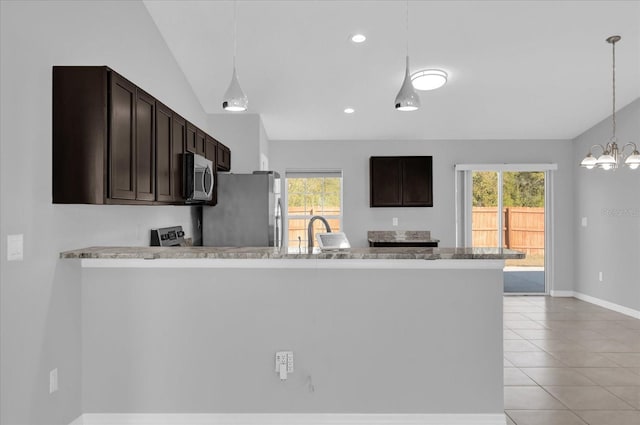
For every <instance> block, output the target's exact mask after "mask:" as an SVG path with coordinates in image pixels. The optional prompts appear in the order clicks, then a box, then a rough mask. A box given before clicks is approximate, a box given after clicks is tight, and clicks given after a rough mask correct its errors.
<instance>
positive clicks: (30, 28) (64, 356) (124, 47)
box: [0, 1, 207, 425]
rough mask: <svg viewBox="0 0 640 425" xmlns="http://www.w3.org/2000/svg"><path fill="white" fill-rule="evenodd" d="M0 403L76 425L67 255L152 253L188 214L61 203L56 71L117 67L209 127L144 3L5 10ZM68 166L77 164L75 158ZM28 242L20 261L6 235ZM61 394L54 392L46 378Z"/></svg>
mask: <svg viewBox="0 0 640 425" xmlns="http://www.w3.org/2000/svg"><path fill="white" fill-rule="evenodd" d="M0 8H1V9H0V11H1V13H0V14H1V19H2V21H1V25H0V27H1V37H0V38H1V43H2V44H1V57H0V64H1V68H0V78H1V80H0V81H1V86H0V92H1V93H2V101H1V102H2V103H1V108H2V109H1V115H0V120H1V123H0V127H1V130H0V131H1V132H0V137H1V139H0V165H1V167H0V168H1V174H0V177H1V181H0V189H1V190H0V196H1V202H0V204H1V206H0V212H1V223H2V226H1V228H2V233H1V241H2V243H0V246H1V249H0V258H1V263H0V264H1V272H0V276H1V286H0V289H1V296H0V298H1V301H0V302H1V308H0V310H1V315H2V316H1V338H2V344H1V353H0V354H1V355H0V357H1V370H0V374H1V375H2V380H1V381H2V382H1V388H0V393H1V399H0V401H1V405H0V412H1V413H0V422H2V423H3V424H5V423H6V424H47V425H52V424H67V423H69V422H71V420H73V419H74V418H75V417H77V416H78V415H79V414H80V412H81V409H82V407H81V386H80V383H81V369H80V333H81V313H80V290H81V288H80V279H79V276H77V270H75V268H73V267H71V265H70V264H69V263H68V262H65V261H60V260H58V253H59V252H60V251H63V250H68V249H73V248H79V247H84V246H91V245H148V241H149V229H150V228H152V227H157V226H164V225H174V224H182V225H185V227H186V232H187V234H188V235H189V234H191V232H192V217H191V214H192V211H191V210H192V208H191V207H135V206H90V205H52V203H51V113H52V112H51V67H52V66H53V65H108V66H110V67H112V68H114V69H115V70H117V71H118V72H120V73H122V74H123V75H124V76H126V77H127V78H129V79H130V80H131V81H133V82H134V83H136V84H137V85H139V86H140V87H142V88H143V89H145V90H146V91H148V92H150V93H151V94H153V95H154V96H156V97H157V98H158V99H160V100H161V101H162V102H164V103H166V104H167V105H168V106H170V107H171V108H173V109H175V110H176V111H178V112H179V113H181V114H182V115H183V116H184V117H185V118H187V119H189V120H191V121H193V122H194V123H195V124H196V125H198V126H201V127H202V128H205V126H206V124H207V121H206V115H205V113H204V111H203V109H202V107H201V106H200V104H199V102H198V101H197V99H196V97H195V95H194V93H193V91H192V89H191V87H190V85H189V84H188V83H187V81H186V79H185V78H184V75H183V74H182V72H181V71H180V69H179V67H178V65H177V63H176V62H175V60H174V59H173V56H172V55H171V54H170V52H169V50H168V48H167V46H166V44H165V43H164V41H163V39H162V37H161V35H160V34H159V32H158V30H157V28H156V26H155V24H154V23H153V21H152V20H151V18H150V16H149V14H148V12H147V10H146V9H145V7H144V5H143V4H142V3H141V2H137V1H136V2H123V1H113V2H108V1H107V2H94V1H92V2H76V1H68V2H59V1H43V2H35V1H34V2H17V1H16V2H5V1H2V2H0ZM69 166H73V163H72V162H71V161H70V163H69ZM9 234H24V246H25V254H24V261H22V262H7V261H6V242H5V241H6V237H7V235H9ZM54 367H57V368H58V372H59V382H60V390H59V391H58V392H57V393H55V394H53V395H51V396H50V395H49V393H48V385H49V383H48V379H49V370H51V369H53V368H54Z"/></svg>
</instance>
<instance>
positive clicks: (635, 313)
mask: <svg viewBox="0 0 640 425" xmlns="http://www.w3.org/2000/svg"><path fill="white" fill-rule="evenodd" d="M550 295H551V296H552V297H574V298H577V299H579V300H582V301H586V302H588V303H591V304H595V305H598V306H600V307H604V308H606V309H609V310H612V311H615V312H618V313H622V314H626V315H627V316H631V317H634V318H636V319H640V311H638V310H634V309H632V308H629V307H625V306H623V305H620V304H616V303H612V302H610V301H605V300H601V299H600V298H596V297H592V296H591V295H587V294H583V293H581V292H576V291H551V293H550Z"/></svg>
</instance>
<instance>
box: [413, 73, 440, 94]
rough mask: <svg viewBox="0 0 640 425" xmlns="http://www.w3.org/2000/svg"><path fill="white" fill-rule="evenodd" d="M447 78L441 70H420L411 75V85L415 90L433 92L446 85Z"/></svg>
mask: <svg viewBox="0 0 640 425" xmlns="http://www.w3.org/2000/svg"><path fill="white" fill-rule="evenodd" d="M447 77H448V75H447V73H446V72H444V71H443V70H441V69H421V70H420V71H417V72H414V73H413V74H411V84H413V87H414V88H415V89H416V90H435V89H438V88H440V87H442V86H444V85H445V84H446V82H447Z"/></svg>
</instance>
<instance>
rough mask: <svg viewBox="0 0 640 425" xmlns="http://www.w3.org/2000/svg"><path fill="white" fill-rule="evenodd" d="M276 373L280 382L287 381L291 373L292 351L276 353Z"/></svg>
mask: <svg viewBox="0 0 640 425" xmlns="http://www.w3.org/2000/svg"><path fill="white" fill-rule="evenodd" d="M276 372H277V373H278V374H279V375H280V380H282V381H284V380H286V379H287V374H288V373H293V351H278V352H277V353H276Z"/></svg>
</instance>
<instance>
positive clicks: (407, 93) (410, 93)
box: [396, 56, 420, 111]
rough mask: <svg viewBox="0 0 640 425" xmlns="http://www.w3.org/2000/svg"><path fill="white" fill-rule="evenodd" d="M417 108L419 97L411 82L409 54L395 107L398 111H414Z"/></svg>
mask: <svg viewBox="0 0 640 425" xmlns="http://www.w3.org/2000/svg"><path fill="white" fill-rule="evenodd" d="M418 108H420V98H419V97H418V95H417V94H416V91H415V90H414V88H413V84H412V83H411V75H410V73H409V56H407V64H406V69H405V73H404V82H403V83H402V87H400V91H399V92H398V95H397V96H396V109H397V110H398V111H415V110H417V109H418Z"/></svg>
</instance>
